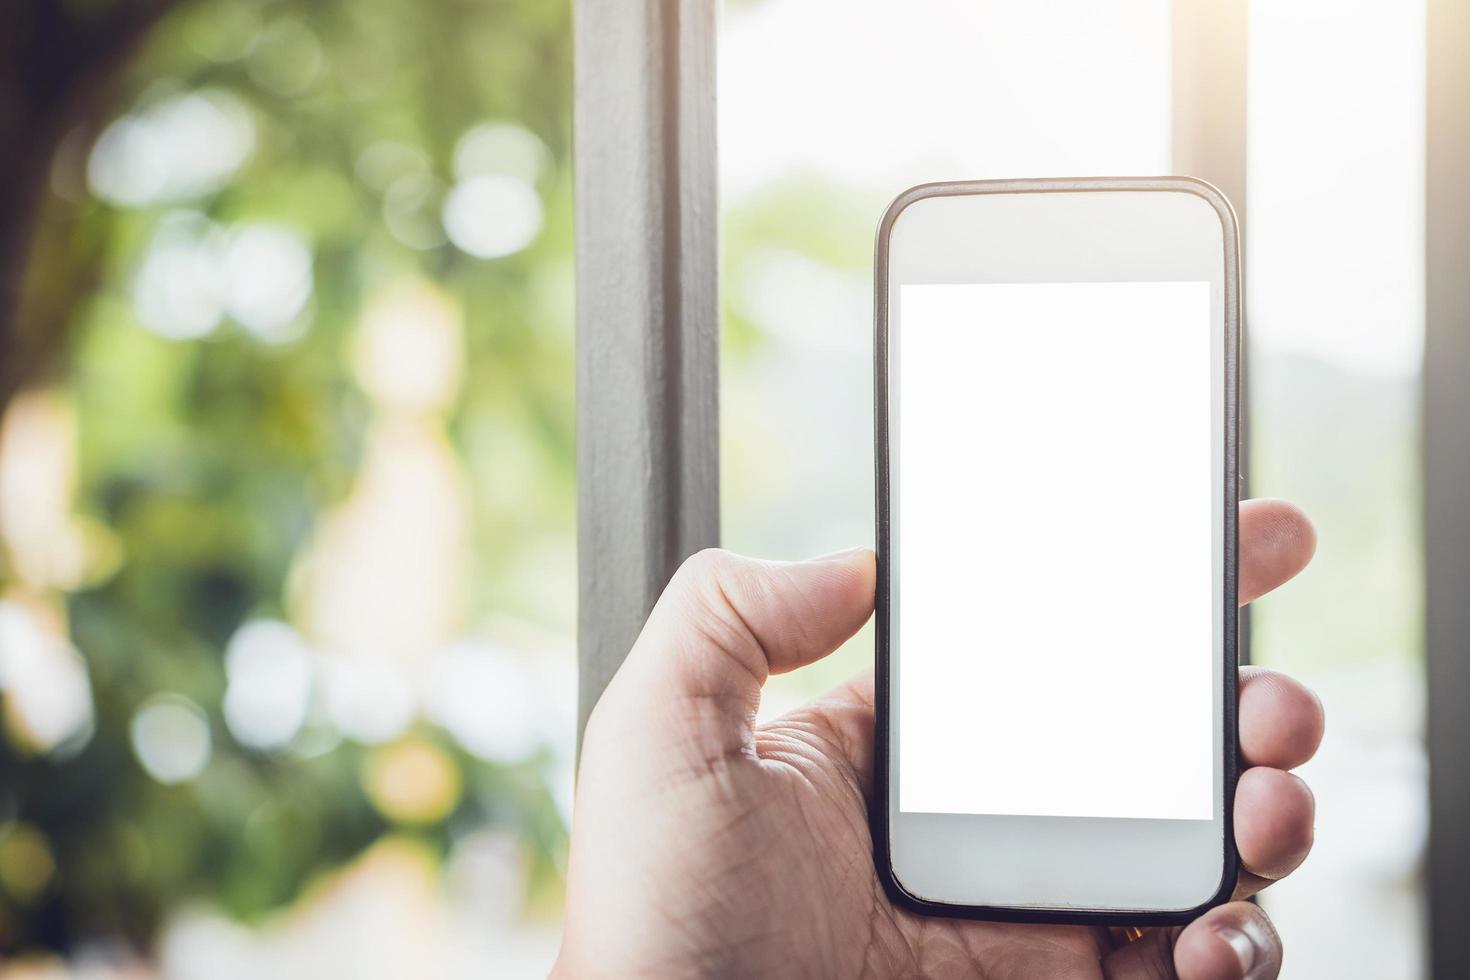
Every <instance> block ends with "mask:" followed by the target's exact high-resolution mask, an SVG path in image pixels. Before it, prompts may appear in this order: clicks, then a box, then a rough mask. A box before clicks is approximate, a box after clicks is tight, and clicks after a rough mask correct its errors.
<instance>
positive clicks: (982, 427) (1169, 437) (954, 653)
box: [893, 282, 1215, 820]
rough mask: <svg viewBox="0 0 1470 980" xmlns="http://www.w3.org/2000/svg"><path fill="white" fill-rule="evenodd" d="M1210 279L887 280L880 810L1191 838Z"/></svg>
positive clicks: (1203, 737)
mask: <svg viewBox="0 0 1470 980" xmlns="http://www.w3.org/2000/svg"><path fill="white" fill-rule="evenodd" d="M1210 335H1211V331H1210V294H1209V283H1207V282H1105V283H1023V284H1011V283H1007V284H945V285H904V286H901V287H900V289H899V305H898V310H897V314H896V316H895V318H894V336H895V338H896V341H895V344H894V355H895V361H896V368H895V374H896V381H897V385H896V388H895V397H894V399H893V404H894V406H895V410H896V425H895V431H896V434H897V439H896V445H895V447H894V451H895V453H896V458H897V467H896V469H897V486H896V488H895V493H896V499H895V511H896V513H895V515H894V516H895V518H896V522H895V532H896V534H895V538H896V541H895V549H896V562H897V576H896V582H897V587H898V591H897V593H896V620H897V621H896V627H897V629H896V633H895V636H894V639H895V645H894V655H895V663H896V668H897V672H898V677H897V679H898V685H897V686H898V698H899V703H898V708H899V711H898V720H899V722H898V723H899V732H898V738H897V739H896V741H897V745H898V753H899V758H898V762H899V773H898V776H899V808H900V809H901V810H905V811H910V812H931V813H972V814H1016V815H1038V816H1041V815H1046V816H1068V817H1140V818H1152V819H1176V820H1208V819H1211V817H1212V809H1213V798H1214V797H1213V777H1214V758H1213V757H1214V752H1215V749H1214V740H1213V726H1214V712H1213V704H1212V692H1213V668H1212V660H1213V625H1212V608H1213V603H1214V599H1213V594H1212V593H1213V589H1214V585H1213V582H1214V579H1213V569H1212V561H1213V559H1212V540H1213V515H1212V513H1211V510H1212V502H1211V497H1212V494H1211V489H1212V488H1211V479H1212V475H1211V474H1212V466H1211V454H1212V452H1213V449H1212V437H1211V385H1210Z"/></svg>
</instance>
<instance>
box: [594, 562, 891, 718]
mask: <svg viewBox="0 0 1470 980" xmlns="http://www.w3.org/2000/svg"><path fill="white" fill-rule="evenodd" d="M875 578H876V572H875V568H874V561H873V553H872V552H871V551H869V550H867V549H857V550H854V551H849V552H843V553H841V554H837V555H832V556H828V557H824V558H818V559H813V560H811V561H805V562H766V561H756V560H754V559H750V558H742V557H740V556H738V555H733V554H730V553H728V552H724V551H718V550H713V549H711V550H708V551H702V552H700V553H699V554H697V555H695V556H694V557H692V558H690V559H689V560H688V561H686V562H685V563H684V564H683V565H682V566H681V567H680V568H679V571H678V572H677V573H676V574H675V575H674V578H673V580H672V581H671V582H670V583H669V586H668V588H666V589H665V590H664V594H663V595H662V596H661V597H660V598H659V600H658V603H657V605H656V606H655V607H654V610H653V612H652V613H651V614H650V615H649V617H648V622H647V623H646V624H645V625H644V627H643V632H642V634H641V635H640V636H639V637H638V642H637V643H636V644H634V647H633V650H632V651H631V652H630V653H629V654H628V658H627V661H626V662H625V663H624V664H623V667H622V668H621V669H620V670H619V671H618V674H617V676H615V677H614V678H613V681H612V683H611V684H610V685H609V686H608V691H607V693H606V694H605V695H604V696H603V701H604V702H608V701H612V703H614V704H616V705H629V706H632V707H633V709H634V711H633V713H639V712H645V711H646V712H649V714H647V715H644V716H642V717H640V722H642V721H646V720H647V719H648V718H653V719H657V718H667V717H669V716H671V715H673V714H675V713H676V711H675V703H677V702H689V701H696V702H700V703H702V704H703V705H705V706H710V705H713V706H714V707H715V708H717V709H718V710H720V711H723V712H724V713H725V714H726V715H728V716H730V717H731V718H732V719H734V720H735V721H738V722H741V723H743V725H744V727H745V729H746V730H748V729H749V727H750V716H752V715H753V713H754V709H755V705H756V702H757V701H758V699H759V695H760V687H761V685H762V684H763V683H764V682H765V679H766V677H767V675H768V674H770V673H772V672H781V671H786V670H792V669H794V668H796V667H800V666H802V665H804V664H807V663H810V662H812V661H814V660H817V659H820V658H821V657H824V656H826V655H827V654H828V653H830V652H831V651H832V650H833V649H835V648H836V647H837V646H838V645H840V644H841V643H842V642H843V641H844V640H846V639H847V638H848V637H849V636H851V635H852V634H853V633H855V632H857V630H858V628H859V627H861V626H862V624H863V623H864V622H865V621H866V620H867V618H868V616H869V615H870V614H871V613H872V610H873V588H874V581H875ZM601 707H602V705H601V704H599V708H601Z"/></svg>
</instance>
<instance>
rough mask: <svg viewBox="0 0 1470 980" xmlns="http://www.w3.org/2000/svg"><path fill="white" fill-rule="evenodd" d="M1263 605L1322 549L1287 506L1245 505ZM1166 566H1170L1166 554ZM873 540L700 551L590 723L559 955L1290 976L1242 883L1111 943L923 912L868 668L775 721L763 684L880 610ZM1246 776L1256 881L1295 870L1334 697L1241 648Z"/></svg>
mask: <svg viewBox="0 0 1470 980" xmlns="http://www.w3.org/2000/svg"><path fill="white" fill-rule="evenodd" d="M1240 544H1241V550H1240V554H1241V559H1240V561H1241V567H1240V595H1241V601H1242V602H1248V601H1250V600H1251V599H1254V598H1256V597H1257V596H1260V595H1262V594H1264V593H1266V592H1269V591H1270V590H1271V589H1273V588H1275V587H1276V586H1278V585H1280V584H1281V583H1282V582H1285V581H1286V580H1287V579H1289V578H1291V577H1292V576H1293V575H1295V574H1296V573H1297V572H1298V571H1300V570H1301V568H1302V567H1303V566H1305V565H1306V563H1307V561H1308V560H1309V559H1310V558H1311V555H1312V551H1313V548H1314V535H1313V532H1312V527H1311V525H1310V524H1309V523H1308V522H1307V520H1306V518H1305V517H1303V516H1302V515H1301V513H1300V512H1298V511H1297V510H1296V509H1295V508H1293V507H1291V506H1290V505H1288V504H1284V503H1281V502H1276V501H1265V500H1260V501H1251V502H1247V503H1246V504H1244V505H1242V507H1241V511H1240ZM1161 574H1166V572H1165V570H1161ZM873 588H874V561H873V555H872V552H870V551H867V550H859V551H853V552H848V553H844V554H841V555H836V556H832V557H828V558H820V559H816V560H814V561H809V562H800V563H795V564H777V563H772V562H757V561H752V560H750V559H745V558H738V557H735V556H733V555H729V554H726V553H723V552H718V551H707V552H704V553H702V554H699V555H696V556H695V557H694V558H691V559H690V560H689V561H688V562H686V563H685V564H684V567H683V568H681V569H680V570H679V573H678V574H677V575H676V576H675V577H674V580H673V581H672V582H671V583H670V584H669V587H668V589H667V590H666V591H665V592H664V595H663V597H662V598H661V599H660V600H659V602H658V606H657V607H656V608H655V609H654V611H653V614H652V615H651V616H650V617H649V619H648V623H647V625H646V626H645V627H644V629H643V634H642V636H640V637H639V639H638V642H637V644H636V645H635V646H634V648H633V650H632V652H631V653H630V654H629V655H628V659H627V661H626V662H625V663H624V664H623V666H622V669H620V670H619V671H618V673H617V675H616V676H615V677H614V678H613V681H612V683H611V684H610V685H609V687H608V688H607V691H606V692H605V693H604V694H603V697H602V700H601V701H600V702H599V704H598V705H597V708H596V710H595V711H594V712H593V714H592V718H591V720H590V721H589V722H588V726H587V737H586V740H585V742H584V744H583V754H582V763H581V772H580V777H579V783H578V788H577V800H576V820H575V825H574V828H573V832H572V849H571V863H570V867H569V871H568V878H567V907H566V931H565V935H564V938H563V943H562V949H561V954H560V957H559V958H558V961H557V966H556V972H555V974H554V975H555V976H567V977H665V976H670V977H674V976H677V977H693V976H729V977H788V976H789V977H889V976H925V977H986V978H992V980H1006V978H1016V980H1020V978H1029V977H1060V978H1074V977H1075V978H1082V977H1090V978H1097V977H1107V978H1155V977H1171V976H1175V975H1176V974H1177V975H1178V976H1179V977H1181V978H1185V980H1226V978H1246V977H1249V978H1252V980H1254V978H1257V977H1274V976H1276V974H1277V971H1278V970H1279V969H1280V964H1281V943H1280V940H1279V939H1278V937H1277V935H1276V933H1275V930H1273V929H1272V927H1271V924H1270V922H1269V920H1268V919H1267V918H1266V916H1265V914H1264V913H1263V912H1262V911H1261V910H1260V909H1259V908H1257V907H1256V906H1254V905H1252V904H1250V903H1249V902H1243V901H1233V902H1231V903H1229V904H1227V905H1224V906H1221V907H1219V908H1216V909H1213V910H1211V911H1209V912H1207V913H1206V914H1205V915H1203V916H1201V917H1200V918H1199V919H1197V920H1196V921H1195V922H1193V923H1191V924H1190V925H1188V926H1186V927H1183V928H1169V929H1153V930H1149V931H1148V932H1147V933H1146V934H1145V936H1144V937H1143V938H1142V939H1140V940H1138V941H1136V942H1134V943H1131V944H1128V945H1124V946H1121V947H1119V948H1114V944H1113V943H1112V942H1111V940H1110V939H1109V937H1108V933H1107V931H1106V930H1103V929H1098V928H1089V927H1081V926H1024V925H1005V924H998V923H988V922H966V921H959V920H952V919H938V918H926V917H922V916H916V915H911V914H909V913H908V912H905V911H903V910H902V909H899V908H895V907H894V906H892V905H891V904H889V901H888V898H887V896H886V895H885V893H884V891H883V888H882V886H881V885H880V884H879V882H878V878H877V876H876V875H875V873H874V870H873V859H872V847H871V838H870V834H869V829H868V817H867V804H866V797H867V795H868V793H869V792H870V790H871V781H872V772H873V678H872V673H871V671H869V672H866V673H864V674H863V675H862V676H860V677H858V678H857V679H855V680H853V681H851V682H850V683H848V684H846V685H844V686H842V687H840V688H838V689H837V690H835V691H833V692H832V693H830V694H828V695H827V696H825V697H822V698H819V699H817V700H815V701H812V702H811V703H809V704H807V705H805V706H804V707H802V708H799V709H798V710H796V711H793V712H791V713H790V714H788V715H786V716H785V717H783V718H781V719H779V720H777V721H774V722H772V723H770V724H767V725H760V726H757V725H756V724H755V713H756V707H757V705H758V703H759V701H760V690H761V685H762V684H763V683H764V682H765V679H766V677H767V676H768V675H769V674H771V673H780V672H782V671H787V670H794V669H795V668H797V667H801V666H803V665H804V664H808V663H811V662H812V661H814V660H818V659H820V658H821V657H823V656H825V655H827V654H828V653H829V652H831V651H832V650H833V649H834V648H835V647H837V646H838V645H839V644H841V643H842V642H843V641H844V640H846V639H847V638H848V637H849V636H851V635H852V634H853V633H854V632H855V631H856V630H857V629H858V628H859V627H860V626H862V624H863V623H864V622H865V621H866V620H867V618H868V616H869V615H870V613H871V612H872V609H873ZM1240 681H1241V683H1240V712H1239V716H1240V745H1241V751H1242V754H1243V759H1242V766H1243V768H1244V769H1245V771H1244V772H1243V773H1242V775H1241V777H1240V782H1239V784H1238V786H1237V788H1236V796H1235V835H1236V844H1237V846H1238V847H1239V851H1240V858H1241V862H1242V864H1243V865H1244V870H1243V871H1242V872H1241V875H1240V879H1239V883H1238V885H1237V887H1236V890H1235V898H1236V899H1241V898H1244V897H1246V896H1248V895H1251V894H1252V893H1254V892H1256V891H1259V890H1260V889H1261V888H1264V887H1265V886H1266V885H1268V884H1270V883H1271V881H1272V880H1274V879H1277V878H1280V877H1282V876H1284V875H1286V874H1287V873H1289V872H1290V871H1291V870H1292V869H1294V868H1295V867H1296V866H1297V865H1298V864H1300V863H1301V862H1302V860H1303V859H1304V858H1305V857H1306V855H1307V851H1308V849H1309V848H1310V847H1311V842H1312V819H1313V800H1312V794H1311V793H1310V791H1308V789H1307V787H1306V784H1305V783H1303V782H1302V781H1301V780H1300V779H1298V778H1297V777H1296V776H1294V775H1292V774H1291V773H1290V772H1289V771H1288V770H1290V769H1291V768H1292V767H1293V766H1297V765H1300V764H1301V763H1303V762H1305V761H1306V760H1307V759H1308V758H1310V757H1311V755H1312V753H1313V752H1314V751H1316V748H1317V743H1318V741H1319V740H1320V738H1321V735H1322V724H1323V720H1322V709H1321V705H1320V704H1319V703H1318V701H1317V700H1316V698H1315V697H1314V696H1313V695H1312V694H1311V693H1309V692H1308V691H1307V690H1306V689H1305V688H1303V687H1302V686H1301V685H1300V684H1298V683H1296V682H1295V681H1292V680H1290V679H1288V678H1286V677H1283V676H1281V675H1279V674H1274V673H1272V672H1270V671H1264V670H1258V669H1254V668H1246V669H1244V670H1242V671H1241V678H1240Z"/></svg>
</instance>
